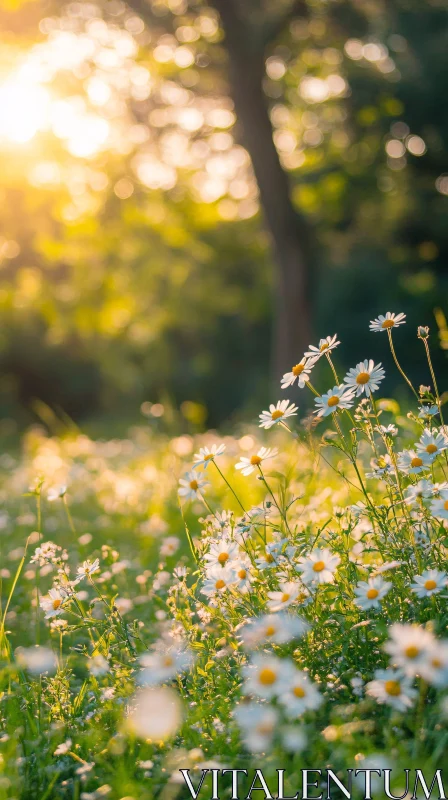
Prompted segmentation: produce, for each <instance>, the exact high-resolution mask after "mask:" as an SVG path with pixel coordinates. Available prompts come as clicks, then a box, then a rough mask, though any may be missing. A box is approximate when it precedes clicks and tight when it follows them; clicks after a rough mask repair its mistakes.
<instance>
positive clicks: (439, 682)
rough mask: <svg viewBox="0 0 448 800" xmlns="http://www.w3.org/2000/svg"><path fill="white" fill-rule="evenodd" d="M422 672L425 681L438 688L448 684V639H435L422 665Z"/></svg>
mask: <svg viewBox="0 0 448 800" xmlns="http://www.w3.org/2000/svg"><path fill="white" fill-rule="evenodd" d="M420 674H421V676H422V678H424V679H425V681H428V683H431V684H432V685H433V686H437V688H444V687H445V686H448V641H447V640H446V639H444V640H442V641H441V642H438V641H435V642H434V644H433V646H432V647H431V648H430V649H429V650H428V652H427V655H426V658H425V660H424V661H423V664H422V665H421V667H420Z"/></svg>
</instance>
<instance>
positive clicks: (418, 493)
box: [404, 478, 434, 506]
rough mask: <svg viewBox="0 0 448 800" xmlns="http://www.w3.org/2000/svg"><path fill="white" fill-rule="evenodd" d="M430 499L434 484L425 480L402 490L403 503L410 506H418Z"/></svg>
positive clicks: (432, 494) (432, 495)
mask: <svg viewBox="0 0 448 800" xmlns="http://www.w3.org/2000/svg"><path fill="white" fill-rule="evenodd" d="M431 497H434V484H433V483H432V481H429V480H426V479H425V478H424V479H423V480H421V481H418V483H414V484H413V485H412V486H407V487H406V489H405V490H404V499H405V502H406V503H407V504H408V505H411V506H415V505H417V506H419V505H421V504H422V503H424V501H425V500H429V499H430V498H431Z"/></svg>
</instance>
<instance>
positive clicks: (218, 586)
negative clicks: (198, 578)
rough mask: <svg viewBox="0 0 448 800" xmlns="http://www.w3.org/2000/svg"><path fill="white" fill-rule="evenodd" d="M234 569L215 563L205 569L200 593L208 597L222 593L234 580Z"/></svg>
mask: <svg viewBox="0 0 448 800" xmlns="http://www.w3.org/2000/svg"><path fill="white" fill-rule="evenodd" d="M236 580H237V578H236V574H235V570H234V569H232V568H231V567H230V566H225V567H221V566H220V565H219V564H216V565H215V566H214V567H211V569H209V570H208V571H207V576H206V579H205V581H204V584H203V586H202V589H201V592H202V594H205V595H207V596H208V597H215V596H216V595H220V594H224V593H225V592H227V591H228V590H229V588H230V587H231V586H232V585H233V584H234V583H235V582H236Z"/></svg>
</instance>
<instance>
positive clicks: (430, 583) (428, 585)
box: [425, 579, 437, 592]
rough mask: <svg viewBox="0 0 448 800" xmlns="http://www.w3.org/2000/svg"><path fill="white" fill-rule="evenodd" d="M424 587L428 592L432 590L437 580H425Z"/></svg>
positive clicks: (435, 587)
mask: <svg viewBox="0 0 448 800" xmlns="http://www.w3.org/2000/svg"><path fill="white" fill-rule="evenodd" d="M425 589H427V590H428V592H431V591H432V589H437V582H436V581H433V580H431V579H430V580H429V581H426V583H425Z"/></svg>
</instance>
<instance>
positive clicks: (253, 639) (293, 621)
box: [240, 611, 308, 650]
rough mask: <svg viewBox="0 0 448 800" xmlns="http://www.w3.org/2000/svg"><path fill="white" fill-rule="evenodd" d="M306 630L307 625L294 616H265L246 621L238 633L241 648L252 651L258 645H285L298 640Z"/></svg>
mask: <svg viewBox="0 0 448 800" xmlns="http://www.w3.org/2000/svg"><path fill="white" fill-rule="evenodd" d="M307 630H308V624H307V623H306V622H305V620H303V619H302V618H301V617H298V616H296V615H295V614H294V616H293V615H292V614H285V613H283V612H282V611H280V612H279V613H278V614H265V615H263V616H262V617H258V618H257V617H254V618H252V619H249V620H247V622H245V624H244V625H243V627H242V628H241V631H240V636H241V639H242V642H243V646H244V648H245V649H246V650H252V649H254V648H255V647H258V646H259V645H266V644H271V643H272V644H286V642H290V641H291V640H292V639H300V638H301V637H302V636H303V635H304V633H306V631H307Z"/></svg>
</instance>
